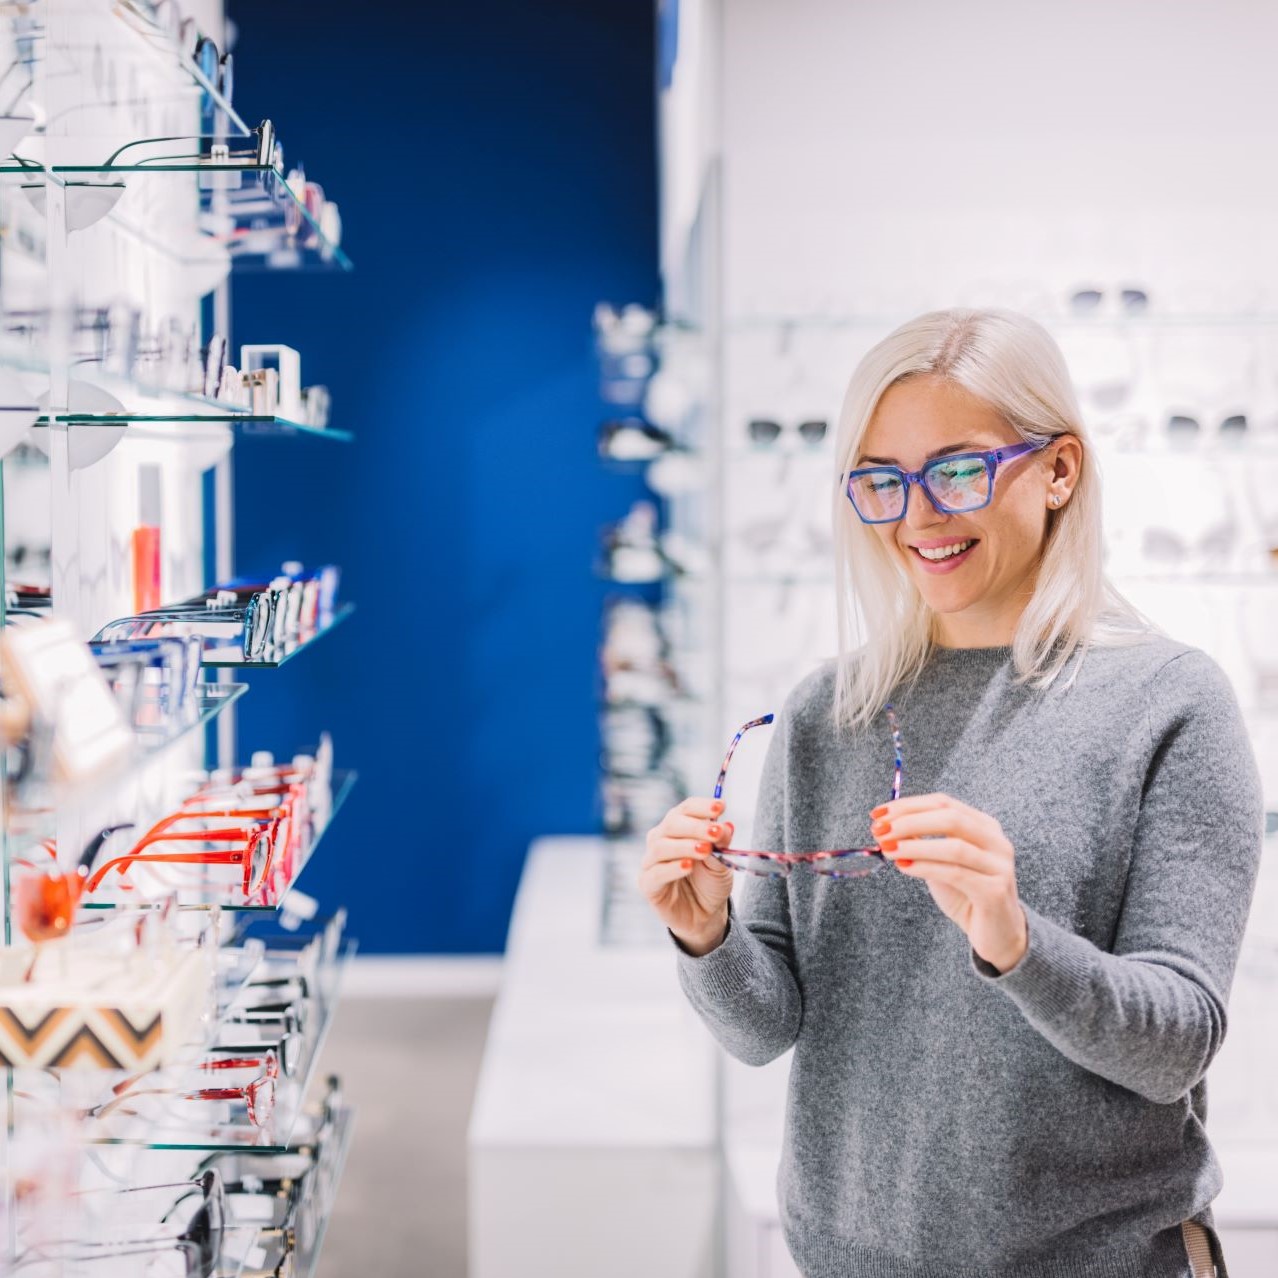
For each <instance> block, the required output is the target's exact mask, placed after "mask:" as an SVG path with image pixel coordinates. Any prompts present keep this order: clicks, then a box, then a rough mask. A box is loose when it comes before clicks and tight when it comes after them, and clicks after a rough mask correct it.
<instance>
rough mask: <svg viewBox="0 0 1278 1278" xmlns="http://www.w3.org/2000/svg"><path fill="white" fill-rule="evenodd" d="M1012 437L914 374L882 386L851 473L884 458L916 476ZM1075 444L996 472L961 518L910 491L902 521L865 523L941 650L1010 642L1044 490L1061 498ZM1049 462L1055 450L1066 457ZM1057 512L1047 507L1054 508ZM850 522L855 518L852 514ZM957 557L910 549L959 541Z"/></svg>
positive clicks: (1034, 554)
mask: <svg viewBox="0 0 1278 1278" xmlns="http://www.w3.org/2000/svg"><path fill="white" fill-rule="evenodd" d="M1021 442H1022V440H1021V437H1020V436H1019V435H1018V434H1017V433H1016V431H1015V430H1013V429H1012V427H1011V426H1009V425H1008V424H1007V422H1006V421H1004V420H1003V418H1002V417H1001V416H1000V415H999V414H998V413H997V412H996V411H995V410H994V408H992V407H991V406H990V405H989V404H987V403H986V402H985V401H984V400H982V399H979V398H978V397H977V396H975V395H973V394H972V393H971V392H970V391H967V390H965V389H964V388H963V387H961V386H958V385H955V384H954V383H953V382H949V381H946V380H944V379H943V378H939V377H932V376H924V377H913V378H910V379H908V380H907V381H903V382H897V383H896V384H895V385H893V386H891V387H889V388H888V390H887V391H886V392H885V394H884V395H883V397H882V398H881V399H880V400H879V404H878V407H877V408H876V410H875V412H874V415H873V417H872V418H871V419H870V424H869V427H868V429H867V430H866V432H865V437H864V439H863V440H862V443H861V451H860V453H859V455H858V456H857V457H856V458H854V459H853V465H852V467H851V468H850V469H853V468H855V467H857V466H867V465H870V464H871V463H873V462H890V463H892V464H894V465H897V466H900V467H901V468H902V469H903V470H907V471H916V470H918V469H919V468H920V467H921V466H923V464H924V463H925V462H927V461H929V460H931V459H932V458H933V457H936V456H938V455H940V454H943V453H950V452H953V453H960V452H978V451H985V450H986V449H991V448H998V447H1000V446H1002V445H1006V444H1019V443H1021ZM1076 451H1077V452H1078V453H1079V454H1080V455H1081V445H1080V444H1079V442H1078V440H1077V439H1076V438H1075V437H1074V436H1072V435H1064V436H1061V437H1059V438H1058V439H1057V440H1054V441H1053V442H1052V444H1051V445H1049V446H1048V447H1047V448H1044V449H1042V450H1040V451H1038V452H1033V453H1028V454H1025V455H1023V456H1021V457H1017V458H1015V459H1014V460H1012V461H1010V462H1005V463H1004V464H1003V465H1002V466H1000V467H999V468H998V472H997V476H996V478H995V481H994V496H993V500H992V501H991V502H990V504H989V505H988V506H985V507H984V508H983V509H981V510H974V511H970V512H968V513H966V514H960V515H949V514H942V513H941V512H940V511H938V510H937V509H936V507H935V506H933V505H932V503H931V501H930V500H929V499H928V497H927V494H926V493H925V492H923V490H922V489H921V488H919V487H918V486H916V485H911V487H910V492H909V502H908V504H907V506H906V511H905V516H904V518H902V519H899V520H897V521H896V522H895V523H886V524H872V525H870V527H872V528H873V529H874V531H875V533H876V534H877V535H878V536H879V537H880V538H881V539H882V541H883V544H884V546H885V547H886V548H887V550H888V551H889V553H890V554H893V555H896V556H899V557H900V559H901V560H902V561H903V562H904V563H905V566H906V571H907V572H908V573H909V574H910V577H911V579H912V580H913V581H914V583H915V585H916V586H917V587H918V589H919V593H920V594H921V595H922V596H923V600H924V602H925V603H926V604H927V605H928V607H929V608H931V609H932V611H933V612H934V613H936V614H937V629H938V633H937V639H938V640H939V642H940V643H942V644H944V645H945V646H946V647H987V646H995V645H998V644H1006V643H1011V642H1012V635H1013V633H1014V631H1015V629H1016V622H1017V620H1018V619H1019V617H1020V614H1021V612H1022V611H1023V609H1024V607H1025V605H1026V603H1027V602H1028V601H1029V597H1030V595H1031V594H1032V593H1033V589H1034V581H1035V577H1036V574H1037V568H1038V561H1039V556H1040V555H1041V553H1042V549H1043V543H1044V540H1045V537H1046V533H1047V519H1048V512H1049V511H1050V510H1051V509H1054V507H1052V506H1051V505H1050V504H1049V499H1050V496H1051V494H1053V493H1055V494H1057V495H1059V497H1060V499H1061V500H1060V507H1063V506H1064V504H1065V502H1066V500H1068V495H1069V490H1070V489H1071V488H1072V487H1073V483H1074V481H1075V478H1076V473H1077V472H1076V469H1075V468H1074V467H1072V466H1071V465H1070V464H1069V462H1070V461H1071V460H1075V461H1076V460H1077V458H1076V457H1075V452H1076ZM1066 453H1068V456H1064V455H1063V456H1061V457H1060V460H1059V461H1058V460H1057V455H1058V454H1066ZM1060 507H1055V509H1059V508H1060ZM852 517H853V518H854V519H855V518H857V515H856V514H855V512H852ZM969 540H971V541H974V542H975V544H974V545H973V546H972V547H971V548H970V549H969V550H967V551H966V552H965V553H963V554H960V555H956V556H954V557H953V558H950V559H945V560H942V561H940V562H937V563H929V562H928V561H927V560H925V559H924V558H923V557H922V556H921V555H920V554H919V548H920V547H922V548H924V549H934V548H936V547H940V546H946V545H951V544H957V543H961V542H964V541H969Z"/></svg>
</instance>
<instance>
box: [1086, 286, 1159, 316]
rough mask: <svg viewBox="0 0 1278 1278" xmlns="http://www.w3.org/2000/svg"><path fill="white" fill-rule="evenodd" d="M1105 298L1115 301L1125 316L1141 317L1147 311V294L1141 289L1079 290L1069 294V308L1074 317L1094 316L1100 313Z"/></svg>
mask: <svg viewBox="0 0 1278 1278" xmlns="http://www.w3.org/2000/svg"><path fill="white" fill-rule="evenodd" d="M1107 298H1110V299H1113V300H1114V301H1116V302H1117V305H1118V307H1119V308H1120V310H1121V311H1122V312H1123V313H1124V314H1127V315H1143V314H1144V313H1145V311H1147V310H1148V309H1149V294H1148V293H1146V292H1145V290H1144V289H1143V288H1124V289H1118V290H1112V289H1111V290H1105V289H1099V288H1080V289H1077V290H1075V291H1074V292H1073V293H1071V294H1070V296H1069V308H1070V310H1071V311H1073V312H1074V314H1075V315H1095V314H1097V313H1098V312H1100V311H1101V309H1102V307H1103V306H1104V305H1105V302H1106V299H1107Z"/></svg>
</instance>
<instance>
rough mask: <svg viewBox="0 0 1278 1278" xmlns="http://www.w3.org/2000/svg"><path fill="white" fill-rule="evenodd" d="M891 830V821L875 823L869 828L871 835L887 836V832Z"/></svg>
mask: <svg viewBox="0 0 1278 1278" xmlns="http://www.w3.org/2000/svg"><path fill="white" fill-rule="evenodd" d="M891 829H892V822H891V821H875V823H874V824H873V825H872V826H870V833H871V834H887V833H888V831H890V830H891Z"/></svg>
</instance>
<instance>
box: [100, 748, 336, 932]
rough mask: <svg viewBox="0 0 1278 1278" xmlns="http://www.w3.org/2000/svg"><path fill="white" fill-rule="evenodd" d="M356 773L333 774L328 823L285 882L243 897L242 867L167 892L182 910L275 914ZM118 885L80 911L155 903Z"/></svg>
mask: <svg viewBox="0 0 1278 1278" xmlns="http://www.w3.org/2000/svg"><path fill="white" fill-rule="evenodd" d="M358 775H359V774H358V773H356V772H350V771H346V772H334V773H333V801H332V805H331V807H330V809H329V814H328V820H327V821H326V822H325V823H324V825H323V826H322V827H321V828H320V829H319V830H317V831H316V832H315V836H314V838H312V839H311V842H310V845H309V846H308V847H307V848H306V849H305V850H304V851H303V852H302V853H301V854H300V855H299V856H298V858H297V863H296V865H294V866H293V872H292V874H291V875H290V876H289V878H288V879H287V880H286V881H285V880H282V879H276V880H274V881H272V882H269V883H268V884H267V885H266V886H265V887H263V888H261V889H260V890H259V891H258V892H257V893H255V894H254V895H253V896H251V897H246V896H245V895H244V889H243V886H242V880H240V881H237V879H238V876H240V875H241V873H242V871H241V870H240V867H239V866H226V867H216V869H219V870H223V871H224V873H223V875H222V877H221V878H220V879H213V878H211V877H208V876H205V877H201V878H199V879H195V880H193V881H192V882H190V883H185V884H181V885H180V886H176V887H169V888H168V889H166V890H168V891H176V894H177V906H178V908H179V909H198V910H207V909H211V908H213V907H214V906H219V907H220V908H222V909H224V910H243V911H249V912H256V913H262V914H272V913H274V912H275V911H276V910H278V909H279V908H280V906H281V905H282V904H283V903H284V899H285V897H286V896H287V895H288V893H289V891H290V890H291V889H292V887H293V885H294V884H295V883H296V882H297V880H298V879H299V878H301V876H302V872H303V871H304V870H305V869H306V867H307V865H309V864H310V860H311V858H312V857H313V856H314V855H315V851H316V849H317V848H318V847H319V845H320V842H321V841H322V839H323V838H324V836H325V834H327V833H328V831H329V828H330V827H331V826H332V824H333V822H334V821H335V820H336V819H337V814H338V812H340V811H341V808H342V805H343V804H344V803H345V802H346V799H347V797H348V796H349V795H350V792H351V791H352V790H353V789H354V788H355V782H356V781H357V780H358ZM116 877H117V878H118V880H119V881H118V883H106V882H104V883H103V884H102V885H101V886H100V887H99V888H98V890H97V891H96V892H94V893H93V894H92V896H85V897H83V898H81V901H80V908H81V909H83V910H115V909H139V908H142V909H146V908H151V907H152V904H153V903H152V902H151V901H150V900H149V899H148V898H147V897H146V896H145V895H144V894H143V893H142V892H141V891H139V890H138V889H136V888H134V889H130V888H129V885H128V884H127V882H126V881H125V880H124V879H123V878H122V877H120V876H116Z"/></svg>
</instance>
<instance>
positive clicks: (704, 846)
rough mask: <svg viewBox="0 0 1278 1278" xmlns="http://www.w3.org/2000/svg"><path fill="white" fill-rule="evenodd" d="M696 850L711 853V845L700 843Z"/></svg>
mask: <svg viewBox="0 0 1278 1278" xmlns="http://www.w3.org/2000/svg"><path fill="white" fill-rule="evenodd" d="M696 848H697V851H698V852H709V851H710V845H709V844H708V843H698V844H697V845H696Z"/></svg>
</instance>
